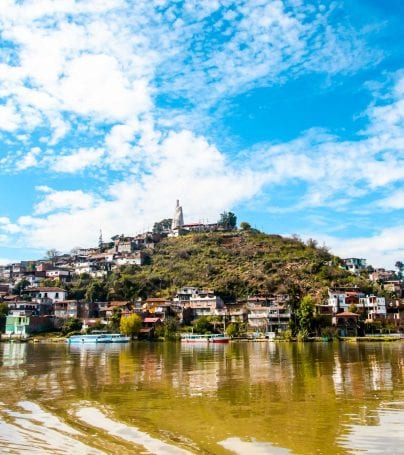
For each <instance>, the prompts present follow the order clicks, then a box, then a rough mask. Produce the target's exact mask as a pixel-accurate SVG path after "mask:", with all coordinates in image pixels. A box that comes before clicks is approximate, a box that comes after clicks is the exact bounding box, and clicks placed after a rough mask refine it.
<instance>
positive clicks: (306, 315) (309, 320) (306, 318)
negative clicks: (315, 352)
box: [296, 295, 314, 338]
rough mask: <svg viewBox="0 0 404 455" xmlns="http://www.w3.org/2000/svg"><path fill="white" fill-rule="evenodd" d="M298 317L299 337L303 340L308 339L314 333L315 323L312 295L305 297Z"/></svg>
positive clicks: (297, 313) (298, 311)
mask: <svg viewBox="0 0 404 455" xmlns="http://www.w3.org/2000/svg"><path fill="white" fill-rule="evenodd" d="M296 315H297V322H298V327H299V335H301V336H302V337H303V338H307V337H308V336H309V335H310V333H311V331H312V328H313V321H314V301H313V298H312V297H311V296H310V295H305V296H304V297H303V299H302V301H301V302H300V306H299V308H298V310H297V312H296Z"/></svg>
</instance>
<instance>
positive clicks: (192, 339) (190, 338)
mask: <svg viewBox="0 0 404 455" xmlns="http://www.w3.org/2000/svg"><path fill="white" fill-rule="evenodd" d="M181 342H182V343H228V342H229V338H228V337H227V336H225V335H221V334H219V335H217V334H213V335H199V334H194V333H190V334H187V335H181Z"/></svg>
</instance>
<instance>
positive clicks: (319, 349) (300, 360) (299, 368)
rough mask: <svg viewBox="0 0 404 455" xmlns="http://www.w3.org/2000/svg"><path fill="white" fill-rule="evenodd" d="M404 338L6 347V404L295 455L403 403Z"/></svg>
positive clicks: (1, 392) (0, 389) (331, 445)
mask: <svg viewBox="0 0 404 455" xmlns="http://www.w3.org/2000/svg"><path fill="white" fill-rule="evenodd" d="M402 352H403V346H402V344H397V343H395V344H389V345H386V344H384V345H380V344H371V343H366V344H358V345H349V344H343V343H341V344H337V343H335V344H332V343H309V344H302V343H285V344H277V343H240V344H237V343H234V344H233V343H232V344H229V345H222V346H215V347H213V346H212V347H208V346H205V347H200V346H183V345H181V344H175V343H173V344H170V343H156V344H148V343H138V344H132V345H127V346H119V347H118V348H116V347H114V348H113V347H112V346H104V347H102V348H96V349H94V348H83V347H81V346H80V347H79V349H72V347H70V348H69V347H68V346H59V345H31V344H27V345H14V347H11V345H5V344H3V345H0V353H1V359H2V366H1V368H0V401H2V402H4V403H9V404H10V405H11V404H12V403H15V402H16V401H17V400H22V399H29V400H34V401H39V402H41V403H42V404H43V405H45V406H47V407H48V408H51V409H52V411H53V412H55V413H57V414H59V415H61V416H64V417H66V418H68V415H67V410H68V409H69V408H70V407H71V406H73V405H74V403H75V402H77V401H78V400H80V401H81V400H88V401H91V402H95V404H97V403H98V404H100V405H107V406H108V407H109V408H110V409H111V411H112V412H113V414H114V415H115V416H116V418H117V419H119V420H122V421H125V422H128V423H132V424H136V426H137V427H139V428H141V429H143V430H145V431H147V432H148V433H151V434H156V435H157V434H159V432H160V431H165V432H167V434H171V435H176V434H179V435H181V436H182V437H185V438H187V439H189V440H192V441H194V442H195V443H196V444H197V446H198V447H201V448H203V449H204V450H206V451H208V452H211V453H222V452H221V451H222V450H224V449H220V448H219V447H218V446H217V445H216V443H215V442H217V441H222V440H225V439H228V438H230V437H238V438H242V439H245V440H248V439H251V438H255V439H257V441H263V442H265V441H267V442H271V443H274V444H278V445H280V446H281V447H286V448H290V449H291V450H292V451H295V452H297V453H307V454H309V453H310V454H311V453H314V452H315V451H316V448H318V447H320V448H321V447H322V448H324V449H327V450H328V453H331V452H332V453H342V452H343V451H344V450H343V449H341V448H340V447H339V446H338V441H340V440H341V438H342V437H343V435H344V434H345V433H346V432H347V428H348V426H349V425H350V423H351V422H363V423H364V424H366V425H367V424H377V421H374V420H372V418H373V417H372V416H374V415H377V414H375V411H376V410H377V409H378V404H379V401H381V400H389V401H394V400H395V401H400V400H403V390H404V383H403V381H404V380H403V377H404V375H403V373H404V372H403V369H404V365H403V361H402Z"/></svg>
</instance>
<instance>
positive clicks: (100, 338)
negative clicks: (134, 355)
mask: <svg viewBox="0 0 404 455" xmlns="http://www.w3.org/2000/svg"><path fill="white" fill-rule="evenodd" d="M129 341H130V337H127V336H125V335H121V334H120V333H96V334H94V333H92V334H89V335H72V336H71V337H69V338H68V339H67V342H68V343H69V344H98V343H128V342H129Z"/></svg>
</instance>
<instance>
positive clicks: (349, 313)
mask: <svg viewBox="0 0 404 455" xmlns="http://www.w3.org/2000/svg"><path fill="white" fill-rule="evenodd" d="M335 316H336V317H337V318H340V317H342V318H344V317H345V318H347V317H356V318H357V317H359V315H358V314H356V313H351V312H350V311H343V312H342V313H337V314H336V315H335Z"/></svg>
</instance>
